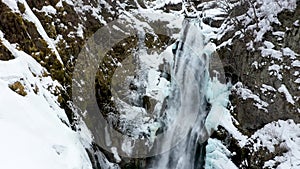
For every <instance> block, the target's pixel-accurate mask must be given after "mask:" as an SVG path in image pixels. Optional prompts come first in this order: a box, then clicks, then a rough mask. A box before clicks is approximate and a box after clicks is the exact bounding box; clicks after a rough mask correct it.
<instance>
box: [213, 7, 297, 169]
mask: <svg viewBox="0 0 300 169" xmlns="http://www.w3.org/2000/svg"><path fill="white" fill-rule="evenodd" d="M248 8H249V5H248V4H244V5H242V6H237V7H235V8H234V9H232V11H231V15H232V16H229V17H230V18H233V19H235V17H237V16H240V15H242V14H243V13H245V12H246V11H247V9H248ZM299 12H300V6H299V4H297V7H296V9H295V10H294V11H288V10H285V11H283V12H281V13H279V14H278V19H279V22H280V23H281V25H279V24H275V23H273V24H272V25H271V26H272V27H273V29H272V30H270V31H267V32H266V33H265V34H264V36H263V37H262V40H261V41H255V36H254V35H255V33H254V31H257V30H255V29H254V30H249V29H248V30H246V29H245V28H246V27H247V25H243V24H240V23H234V24H233V25H234V29H233V30H231V31H228V32H227V33H226V34H225V35H224V36H223V37H222V39H221V40H220V41H217V42H216V43H217V44H221V43H223V42H225V41H227V40H229V39H230V38H232V41H231V44H228V45H225V46H223V47H221V48H219V49H218V51H217V52H218V54H219V56H220V58H221V60H222V62H223V65H224V70H225V74H226V76H227V78H228V79H231V82H232V84H233V85H235V86H234V88H233V90H232V94H231V96H230V101H231V104H232V106H233V107H234V108H233V109H232V111H231V114H232V115H233V117H234V118H235V119H236V120H237V121H238V123H239V125H237V126H236V127H237V128H238V129H239V130H240V131H241V132H242V133H243V134H245V135H248V136H251V135H252V134H253V133H254V132H256V131H257V130H258V129H261V128H262V127H264V126H265V125H266V124H267V123H270V122H273V121H277V120H287V119H293V120H294V121H295V123H299V122H300V116H299V107H300V101H299V98H297V97H298V96H299V95H300V91H299V84H297V83H295V80H296V79H297V78H299V77H298V76H297V75H296V76H295V72H297V71H299V67H296V66H293V65H292V62H293V61H294V60H297V59H299V55H297V56H296V58H291V57H290V56H287V55H286V54H284V51H283V50H285V48H289V49H292V50H293V51H294V52H296V53H298V54H299V52H300V49H299V46H300V44H299V38H300V33H299V25H298V24H295V23H297V20H299V19H300V15H299ZM251 17H253V18H254V16H251ZM252 24H255V23H252ZM245 30H246V31H245ZM237 31H241V32H242V33H243V31H245V32H244V34H243V36H242V37H240V36H235V35H234V33H235V32H237ZM274 32H282V35H281V36H279V35H277V34H274ZM266 41H267V42H271V43H272V44H273V45H274V47H272V49H274V50H277V51H280V52H281V53H282V60H281V59H276V58H275V59H274V58H272V57H270V56H262V47H263V48H264V47H266V44H265V42H266ZM249 42H253V45H252V48H249ZM256 63H257V65H256ZM272 65H282V68H281V69H280V70H279V73H277V72H276V73H275V71H272V70H270V66H272ZM278 74H280V75H281V76H280V77H279V75H278ZM238 82H239V83H238ZM282 84H284V85H285V86H286V88H287V90H288V91H289V93H290V94H291V95H292V96H295V97H293V99H294V102H291V101H288V99H287V96H286V94H285V93H284V92H282V91H281V90H280V88H281V87H282ZM239 85H241V86H239ZM264 85H268V86H270V87H271V88H272V89H269V90H264V88H263V87H262V86H264ZM239 88H243V89H247V91H249V92H250V93H247V94H253V95H256V96H257V97H258V98H259V100H257V99H255V98H254V97H246V98H245V96H243V93H242V92H241V90H239ZM244 94H245V93H244ZM248 96H249V95H248ZM264 105H265V106H264ZM212 137H213V138H217V139H219V140H222V142H223V143H224V145H226V146H227V148H228V149H229V150H230V151H233V152H236V154H235V155H234V156H232V157H231V159H232V160H233V162H234V163H235V164H236V165H237V166H238V167H240V168H262V166H264V162H266V161H268V160H270V159H273V158H274V157H275V156H281V155H282V154H283V153H285V152H287V151H288V150H287V149H285V148H284V147H280V146H279V145H278V146H275V151H274V152H270V151H269V150H267V149H264V148H262V149H259V150H258V151H254V150H253V144H254V142H256V141H257V140H254V142H253V143H252V142H248V143H247V145H246V146H245V147H243V148H241V147H240V146H239V145H238V144H237V142H236V140H235V139H233V138H232V136H231V135H230V134H229V133H228V132H227V131H226V130H225V129H223V128H219V129H218V131H217V132H216V133H215V134H214V135H213V136H212ZM243 161H244V162H243ZM245 161H246V162H247V165H245ZM276 165H279V164H276Z"/></svg>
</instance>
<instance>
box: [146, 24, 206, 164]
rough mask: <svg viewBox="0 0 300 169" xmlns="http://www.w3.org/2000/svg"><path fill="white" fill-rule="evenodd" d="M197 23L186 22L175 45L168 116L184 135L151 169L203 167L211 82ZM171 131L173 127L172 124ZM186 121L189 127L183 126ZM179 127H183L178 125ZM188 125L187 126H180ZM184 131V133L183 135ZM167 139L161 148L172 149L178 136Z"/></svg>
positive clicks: (201, 36)
mask: <svg viewBox="0 0 300 169" xmlns="http://www.w3.org/2000/svg"><path fill="white" fill-rule="evenodd" d="M199 24H200V23H199V22H198V19H185V20H184V22H183V29H182V32H181V38H180V39H179V41H178V42H177V43H176V44H175V46H174V48H173V52H174V55H175V59H174V63H173V66H172V71H171V76H172V77H173V79H172V80H173V81H171V84H172V85H171V86H172V89H173V90H171V91H172V92H171V96H170V98H169V101H168V109H167V112H166V114H167V116H170V117H169V118H168V119H169V121H172V122H174V121H175V123H174V124H175V127H178V130H176V131H180V132H176V133H173V134H174V135H176V134H185V132H187V133H186V134H187V135H185V137H183V139H182V140H176V141H178V144H177V145H176V146H175V147H173V148H172V149H171V150H170V151H168V152H165V153H164V154H161V155H159V156H158V157H157V158H155V160H154V162H153V164H152V166H151V168H153V169H154V168H161V169H168V168H174V169H198V168H201V167H202V166H203V159H204V157H203V154H204V149H205V145H204V144H202V143H203V142H204V141H205V140H206V139H208V132H207V130H206V128H205V118H206V117H207V114H208V111H209V107H210V106H209V104H208V102H207V98H206V90H207V85H208V82H209V56H208V55H207V53H205V52H204V51H205V46H206V45H207V44H206V42H205V41H204V37H203V34H202V32H201V28H200V25H199ZM169 121H167V122H166V123H170V124H169V125H167V126H169V127H171V125H172V123H171V122H169ZM183 121H185V122H188V123H183ZM178 124H180V125H178ZM181 124H186V125H181ZM184 131H185V132H184ZM174 135H173V136H172V137H168V138H166V139H168V140H165V141H163V142H162V143H161V146H169V145H170V144H169V142H170V141H172V139H173V138H178V137H175V136H174Z"/></svg>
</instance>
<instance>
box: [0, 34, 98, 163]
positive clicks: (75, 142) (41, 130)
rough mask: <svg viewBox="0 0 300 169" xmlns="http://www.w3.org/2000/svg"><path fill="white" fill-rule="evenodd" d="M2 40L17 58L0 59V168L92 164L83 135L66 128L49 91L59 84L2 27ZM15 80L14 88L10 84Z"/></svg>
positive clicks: (55, 98) (54, 98)
mask: <svg viewBox="0 0 300 169" xmlns="http://www.w3.org/2000/svg"><path fill="white" fill-rule="evenodd" d="M0 39H1V41H2V43H3V44H4V45H5V46H6V47H7V48H8V49H9V50H10V52H11V53H12V54H13V55H14V56H15V57H16V58H15V59H12V60H9V61H0V91H1V97H0V107H1V111H0V133H1V139H0V150H1V153H0V168H3V169H4V168H5V169H18V168H24V169H41V168H45V169H46V168H49V169H54V168H55V169H75V168H78V169H82V168H84V169H88V168H92V166H91V163H90V161H89V157H88V155H87V153H86V151H85V148H84V146H83V144H82V143H83V142H82V141H81V140H84V139H83V138H82V137H81V136H80V134H79V133H76V132H74V131H73V130H72V129H71V128H70V124H69V121H68V118H67V116H66V114H65V112H64V110H63V109H61V108H60V107H59V104H58V102H57V97H55V96H54V95H53V92H55V90H57V88H61V85H60V84H59V83H58V82H57V81H53V80H52V79H51V77H50V76H45V74H47V73H46V72H47V71H46V70H45V69H44V68H43V67H41V65H40V64H39V63H38V62H36V61H35V60H34V59H33V58H32V57H31V56H29V55H28V54H26V53H24V52H23V51H19V50H17V49H16V48H15V45H12V44H10V43H9V42H8V41H7V40H6V39H4V38H3V33H2V32H1V31H0ZM14 84H15V88H14V89H15V91H13V90H11V89H10V88H13V87H12V85H14ZM16 84H18V85H16ZM21 91H23V95H25V96H22V95H20V94H18V93H20V92H21ZM24 93H25V94H24Z"/></svg>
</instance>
